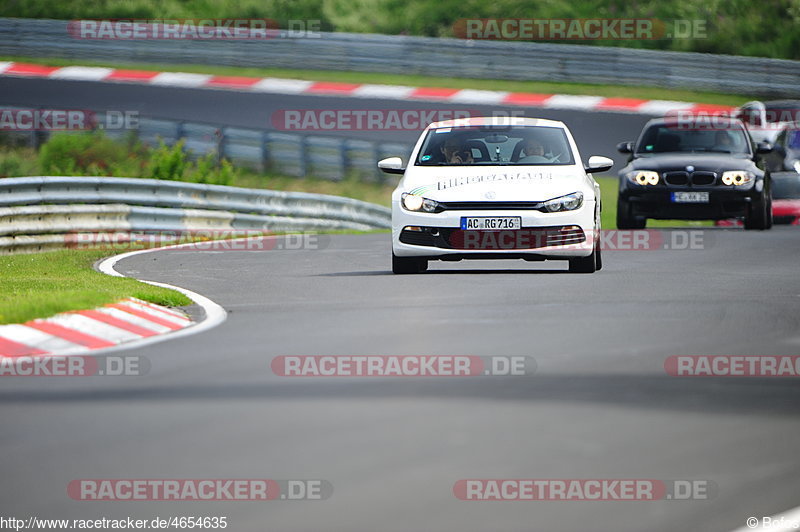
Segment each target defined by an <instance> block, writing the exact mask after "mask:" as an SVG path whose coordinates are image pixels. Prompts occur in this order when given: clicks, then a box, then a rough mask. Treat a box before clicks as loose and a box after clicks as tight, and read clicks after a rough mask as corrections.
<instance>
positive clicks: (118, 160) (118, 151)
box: [38, 132, 140, 176]
mask: <svg viewBox="0 0 800 532" xmlns="http://www.w3.org/2000/svg"><path fill="white" fill-rule="evenodd" d="M132 148H133V149H132ZM137 151H140V149H139V148H138V147H137V146H134V147H131V146H128V145H126V144H124V143H120V142H116V141H114V140H112V139H110V138H108V137H106V136H105V135H103V134H102V133H101V132H90V133H57V134H54V135H53V136H52V137H50V140H48V141H47V142H46V143H45V144H44V145H43V146H42V147H41V149H40V150H39V156H38V163H39V168H40V170H41V172H42V173H44V174H47V175H87V176H110V175H113V174H114V171H115V170H117V169H120V168H125V167H129V166H131V163H134V162H135V160H136V158H137V156H138V153H137ZM134 167H135V165H134Z"/></svg>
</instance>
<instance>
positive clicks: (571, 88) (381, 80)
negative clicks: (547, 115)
mask: <svg viewBox="0 0 800 532" xmlns="http://www.w3.org/2000/svg"><path fill="white" fill-rule="evenodd" d="M0 61H19V62H24V63H35V64H42V65H49V66H72V65H81V66H100V67H109V68H134V69H139V70H153V71H166V72H191V73H196V74H213V75H219V76H250V77H275V78H291V79H304V80H312V81H338V82H343V83H375V84H381V85H410V86H413V87H443V88H451V89H485V90H497V91H510V92H533V93H540V94H576V95H589V96H607V97H615V98H640V99H644V100H675V101H683V102H697V103H712V104H718V105H729V106H733V107H736V106H739V105H741V104H743V103H745V102H748V101H750V100H753V99H756V96H755V95H751V96H741V95H732V94H719V93H714V92H701V91H691V90H679V89H662V88H658V87H631V86H623V85H594V84H589V83H554V82H548V81H537V80H531V81H508V80H490V79H473V78H452V77H429V76H419V75H399V74H382V73H375V72H333V71H327V70H290V69H283V68H240V67H228V66H207V65H170V64H128V65H126V64H120V63H109V62H103V61H85V60H74V59H56V58H52V59H49V58H44V59H43V58H33V57H9V56H7V57H0Z"/></svg>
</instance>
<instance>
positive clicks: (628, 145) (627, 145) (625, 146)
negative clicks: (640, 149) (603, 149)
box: [617, 142, 633, 153]
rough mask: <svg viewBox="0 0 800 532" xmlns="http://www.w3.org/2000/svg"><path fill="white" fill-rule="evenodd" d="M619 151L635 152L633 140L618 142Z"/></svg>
mask: <svg viewBox="0 0 800 532" xmlns="http://www.w3.org/2000/svg"><path fill="white" fill-rule="evenodd" d="M617 151H618V152H620V153H633V142H620V143H619V144H617Z"/></svg>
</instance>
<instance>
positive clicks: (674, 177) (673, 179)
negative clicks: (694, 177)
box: [664, 172, 689, 185]
mask: <svg viewBox="0 0 800 532" xmlns="http://www.w3.org/2000/svg"><path fill="white" fill-rule="evenodd" d="M664 182H665V183H667V184H668V185H688V184H689V174H688V173H687V172H665V173H664Z"/></svg>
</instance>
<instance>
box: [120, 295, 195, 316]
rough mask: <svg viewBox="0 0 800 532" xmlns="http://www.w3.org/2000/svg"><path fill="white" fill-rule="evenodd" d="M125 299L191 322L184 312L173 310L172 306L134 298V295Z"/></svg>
mask: <svg viewBox="0 0 800 532" xmlns="http://www.w3.org/2000/svg"><path fill="white" fill-rule="evenodd" d="M126 301H130V302H132V303H137V304H139V305H142V306H143V307H148V308H150V309H153V310H156V311H158V312H163V313H164V314H169V315H170V316H174V317H175V318H180V319H181V320H183V321H185V322H191V321H192V320H190V319H189V317H188V316H186V314H184V313H183V312H180V311H179V310H175V309H173V308H169V307H162V306H161V305H156V304H155V303H150V302H149V301H143V300H141V299H136V298H135V297H131V298H129V299H127V300H126Z"/></svg>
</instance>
